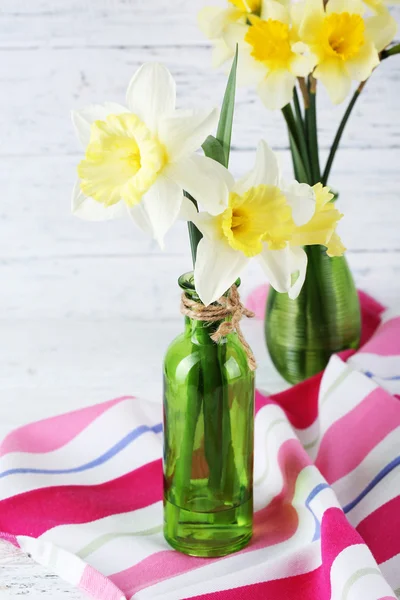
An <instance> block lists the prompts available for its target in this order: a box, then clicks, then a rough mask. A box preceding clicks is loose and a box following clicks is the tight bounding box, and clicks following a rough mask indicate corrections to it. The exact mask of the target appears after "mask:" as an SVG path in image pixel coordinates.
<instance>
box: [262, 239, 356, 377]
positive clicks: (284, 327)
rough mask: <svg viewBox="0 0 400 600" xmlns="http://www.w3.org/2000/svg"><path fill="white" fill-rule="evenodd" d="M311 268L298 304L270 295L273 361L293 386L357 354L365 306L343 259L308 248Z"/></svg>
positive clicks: (268, 313) (268, 329)
mask: <svg viewBox="0 0 400 600" xmlns="http://www.w3.org/2000/svg"><path fill="white" fill-rule="evenodd" d="M305 250H306V252H307V255H308V267H307V275H306V280H305V283H304V286H303V289H302V291H301V293H300V295H299V297H298V298H297V299H296V300H290V298H289V297H288V295H287V294H279V293H277V292H276V291H275V290H273V289H270V292H269V295H268V301H267V308H266V318H265V336H266V341H267V346H268V350H269V353H270V356H271V358H272V361H273V363H274V365H275V367H276V368H277V370H278V371H279V373H280V374H281V375H282V376H283V377H284V378H285V379H286V380H287V381H289V382H290V383H299V382H300V381H303V380H304V379H307V378H308V377H311V376H312V375H315V374H316V373H319V372H320V371H322V370H323V369H324V368H325V367H326V365H327V363H328V361H329V359H330V357H331V356H332V354H335V353H336V352H340V351H341V350H346V349H350V348H357V347H358V344H359V341H360V334H361V316H360V304H359V299H358V294H357V290H356V287H355V284H354V280H353V277H352V275H351V272H350V269H349V267H348V264H347V261H346V259H345V258H344V257H338V258H329V257H328V256H327V254H326V249H325V248H324V247H322V246H308V247H307V248H305Z"/></svg>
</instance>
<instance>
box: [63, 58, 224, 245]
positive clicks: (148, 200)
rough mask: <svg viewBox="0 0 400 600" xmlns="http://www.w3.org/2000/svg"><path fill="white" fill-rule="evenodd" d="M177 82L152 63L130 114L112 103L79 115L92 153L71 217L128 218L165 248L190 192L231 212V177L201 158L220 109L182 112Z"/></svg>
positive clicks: (139, 79) (133, 89)
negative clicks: (177, 104) (166, 237)
mask: <svg viewBox="0 0 400 600" xmlns="http://www.w3.org/2000/svg"><path fill="white" fill-rule="evenodd" d="M175 100H176V90H175V81H174V80H173V78H172V76H171V74H170V73H169V71H168V70H167V69H166V68H165V67H164V66H162V65H159V64H150V63H149V64H145V65H143V66H142V67H140V69H139V70H138V71H137V72H136V74H135V75H134V76H133V79H132V80H131V82H130V85H129V87H128V92H127V108H126V107H124V106H121V105H119V104H114V103H108V104H102V105H93V106H89V107H88V108H85V109H83V110H80V111H76V112H73V113H72V119H73V123H74V125H75V128H76V131H77V135H78V137H79V139H80V141H81V142H82V144H83V146H84V148H85V158H84V159H83V160H82V161H81V162H80V164H79V166H78V175H79V181H78V183H77V184H76V185H75V188H74V192H73V198H72V211H73V213H74V214H75V215H77V216H78V217H81V218H83V219H89V220H105V219H113V218H115V217H118V216H120V215H121V214H126V213H127V212H128V213H129V215H130V216H131V217H132V219H133V220H134V221H135V222H136V223H137V224H138V225H139V227H140V228H141V229H143V230H144V231H145V232H146V233H149V234H151V235H152V236H153V237H155V238H156V239H157V240H158V242H159V243H160V245H162V243H163V238H164V235H165V233H166V232H167V231H168V229H169V228H170V227H171V225H172V224H173V223H174V222H175V220H176V219H177V218H178V215H179V211H180V209H181V205H182V199H183V190H186V191H187V192H189V193H190V194H191V195H192V196H194V198H196V200H197V201H198V202H199V203H200V204H202V206H203V207H204V208H205V209H206V210H207V211H208V212H210V213H211V214H214V215H216V214H218V213H220V212H221V211H222V210H224V208H225V207H226V206H227V201H228V188H227V184H226V182H225V180H226V170H225V169H224V168H223V167H222V166H221V165H219V164H218V163H217V162H215V161H213V160H211V159H209V158H206V157H205V156H200V155H198V154H195V151H196V150H198V149H199V148H200V146H201V144H202V143H203V141H204V140H205V139H206V137H207V136H208V135H209V134H210V133H211V131H212V129H213V128H214V126H215V125H216V122H217V118H218V114H217V112H218V111H217V110H216V109H215V110H211V111H209V110H197V111H195V110H186V111H182V110H176V109H175Z"/></svg>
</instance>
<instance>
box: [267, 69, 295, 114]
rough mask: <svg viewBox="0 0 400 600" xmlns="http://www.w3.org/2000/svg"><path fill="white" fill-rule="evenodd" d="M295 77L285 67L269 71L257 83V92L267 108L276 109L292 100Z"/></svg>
mask: <svg viewBox="0 0 400 600" xmlns="http://www.w3.org/2000/svg"><path fill="white" fill-rule="evenodd" d="M295 84H296V77H295V76H294V75H293V74H292V73H291V72H290V71H287V70H286V69H280V70H279V71H271V72H270V73H268V75H267V76H266V77H264V79H263V80H262V81H261V82H260V83H259V85H258V94H259V96H260V98H261V100H262V101H263V103H264V104H265V106H266V107H267V108H269V109H270V110H278V109H281V108H283V107H284V106H286V104H289V103H290V102H291V101H292V97H293V88H294V86H295Z"/></svg>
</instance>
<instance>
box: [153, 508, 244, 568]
mask: <svg viewBox="0 0 400 600" xmlns="http://www.w3.org/2000/svg"><path fill="white" fill-rule="evenodd" d="M164 515H165V521H164V537H165V539H166V541H167V542H168V543H169V545H170V546H172V547H173V548H174V549H175V550H178V551H179V552H182V553H183V554H188V555H189V556H197V557H200V558H216V557H220V556H226V555H227V554H232V553H233V552H238V551H239V550H242V548H244V547H245V546H247V544H248V543H249V541H250V540H251V537H252V535H253V527H252V524H253V503H252V501H251V500H249V501H248V502H246V503H245V504H242V505H240V506H237V507H234V508H227V509H225V510H221V511H214V512H207V513H206V512H197V511H190V510H185V509H182V508H180V507H178V506H175V505H174V504H172V503H171V502H168V501H167V500H164Z"/></svg>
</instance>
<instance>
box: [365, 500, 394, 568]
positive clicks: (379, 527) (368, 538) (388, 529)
mask: <svg viewBox="0 0 400 600" xmlns="http://www.w3.org/2000/svg"><path fill="white" fill-rule="evenodd" d="M357 531H358V533H359V534H360V535H361V537H362V538H363V540H365V543H366V544H367V545H368V547H369V549H370V550H371V552H372V554H373V555H374V557H375V560H376V561H377V563H378V564H381V563H383V562H385V561H386V560H389V559H390V558H393V557H394V556H397V555H398V554H400V535H399V532H400V496H397V498H393V500H390V501H389V502H387V503H386V504H384V505H383V506H380V507H379V508H377V509H376V510H375V511H374V512H373V513H371V514H370V515H368V517H366V518H365V519H364V520H363V521H361V523H359V524H358V526H357ZM398 568H399V570H400V557H399V567H398Z"/></svg>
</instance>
